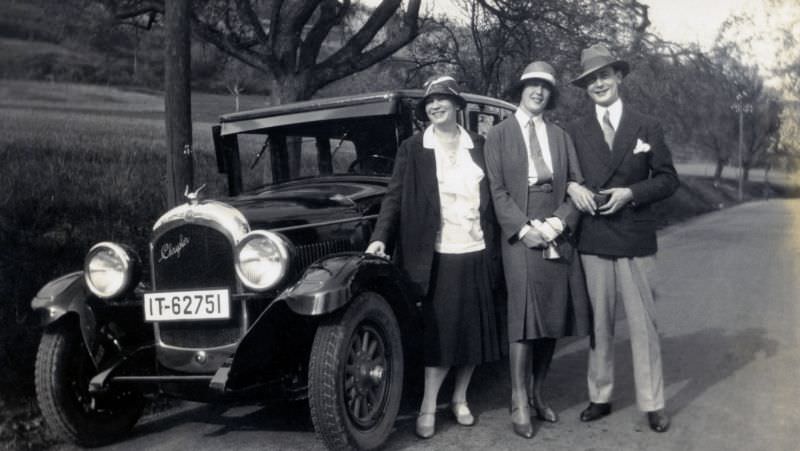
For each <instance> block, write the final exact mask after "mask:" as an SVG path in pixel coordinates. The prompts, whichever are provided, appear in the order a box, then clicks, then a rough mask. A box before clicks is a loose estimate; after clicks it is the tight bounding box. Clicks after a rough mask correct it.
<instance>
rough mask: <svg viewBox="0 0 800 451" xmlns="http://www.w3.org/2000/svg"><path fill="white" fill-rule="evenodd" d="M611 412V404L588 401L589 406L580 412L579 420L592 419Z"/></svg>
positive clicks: (597, 418)
mask: <svg viewBox="0 0 800 451" xmlns="http://www.w3.org/2000/svg"><path fill="white" fill-rule="evenodd" d="M610 413H611V404H609V403H594V402H590V403H589V407H587V408H585V409H584V410H583V412H581V421H584V422H585V421H594V420H599V419H600V418H603V417H604V416H606V415H608V414H610Z"/></svg>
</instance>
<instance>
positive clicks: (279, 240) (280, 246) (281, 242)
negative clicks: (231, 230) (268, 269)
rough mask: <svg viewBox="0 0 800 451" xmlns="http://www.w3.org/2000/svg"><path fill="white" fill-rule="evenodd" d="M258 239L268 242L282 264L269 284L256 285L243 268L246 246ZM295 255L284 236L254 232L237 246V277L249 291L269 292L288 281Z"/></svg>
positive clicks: (268, 232)
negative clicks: (243, 255) (287, 277)
mask: <svg viewBox="0 0 800 451" xmlns="http://www.w3.org/2000/svg"><path fill="white" fill-rule="evenodd" d="M256 239H266V240H268V241H269V242H270V243H271V244H272V245H273V246H274V247H275V250H276V251H277V252H278V255H279V258H280V262H281V265H280V267H279V268H278V272H277V273H276V274H275V275H274V276H273V277H272V278H271V279H270V280H269V281H268V282H267V283H262V284H259V283H256V282H254V281H252V280H250V278H248V277H247V274H246V272H245V271H244V269H243V268H242V261H241V256H242V251H243V250H244V249H245V247H246V246H248V245H249V244H250V243H251V242H252V241H253V240H256ZM293 254H294V252H293V248H292V245H291V243H290V242H289V241H288V240H287V239H286V238H284V237H283V235H281V234H278V233H275V232H270V231H267V230H253V231H251V232H249V233H247V234H246V235H245V236H244V237H242V239H241V240H240V241H239V243H237V244H236V249H235V256H234V258H235V262H236V264H235V266H236V275H237V276H238V277H239V280H240V281H241V282H242V285H244V286H245V287H247V288H248V289H250V290H253V291H258V292H263V291H268V290H270V289H272V288H275V287H276V286H278V285H279V284H280V283H281V282H282V281H284V280H285V279H286V276H287V274H288V273H289V268H291V264H292V256H293Z"/></svg>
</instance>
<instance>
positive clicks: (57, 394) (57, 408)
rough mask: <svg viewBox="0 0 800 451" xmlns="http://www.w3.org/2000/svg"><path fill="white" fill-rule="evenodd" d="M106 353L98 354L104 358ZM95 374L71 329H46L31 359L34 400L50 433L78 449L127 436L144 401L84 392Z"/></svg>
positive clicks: (124, 394) (133, 395) (128, 394)
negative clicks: (33, 377)
mask: <svg viewBox="0 0 800 451" xmlns="http://www.w3.org/2000/svg"><path fill="white" fill-rule="evenodd" d="M111 353H112V352H111V350H110V349H108V350H106V349H104V350H103V352H101V353H99V354H102V355H105V356H106V358H107V357H108V356H109V354H111ZM98 372H99V371H98V370H97V368H95V365H94V363H93V362H92V359H91V357H90V356H89V353H88V351H87V350H86V348H85V347H84V344H83V340H82V338H81V336H80V333H79V330H78V326H77V324H74V323H71V322H69V321H67V322H63V323H61V324H57V325H56V326H54V327H52V328H50V329H48V330H46V331H45V332H44V335H43V336H42V341H41V343H40V344H39V351H38V353H37V355H36V397H37V399H38V401H39V408H40V409H41V411H42V416H43V417H44V419H45V421H46V422H47V425H48V426H49V428H50V430H51V431H52V432H53V433H54V435H55V436H57V437H58V438H60V439H62V440H65V441H70V442H72V443H75V444H78V445H81V446H100V445H104V444H108V443H111V442H113V441H114V440H116V439H118V438H119V437H120V436H122V435H123V434H125V433H127V432H128V431H130V429H131V428H132V427H133V425H134V424H136V421H138V419H139V417H140V416H141V414H142V410H143V408H144V398H143V397H142V395H141V394H140V393H139V392H137V391H135V390H131V391H128V390H124V391H123V390H112V391H111V392H109V393H104V394H103V396H102V397H99V398H98V397H95V396H92V395H91V394H90V393H89V381H90V379H91V378H92V376H94V375H95V374H97V373H98Z"/></svg>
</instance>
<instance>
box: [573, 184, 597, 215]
mask: <svg viewBox="0 0 800 451" xmlns="http://www.w3.org/2000/svg"><path fill="white" fill-rule="evenodd" d="M567 194H568V195H569V197H570V199H572V202H573V203H574V204H575V206H576V207H577V208H578V210H580V211H581V212H583V213H586V214H590V215H594V214H595V211H596V210H597V204H595V202H594V193H592V191H591V190H590V189H589V188H586V187H585V186H583V185H581V184H579V183H575V182H569V183H568V184H567Z"/></svg>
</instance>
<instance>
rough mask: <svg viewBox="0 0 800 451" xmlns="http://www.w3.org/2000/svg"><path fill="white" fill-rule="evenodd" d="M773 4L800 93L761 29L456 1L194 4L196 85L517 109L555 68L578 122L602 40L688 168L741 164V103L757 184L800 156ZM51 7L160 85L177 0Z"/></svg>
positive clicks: (743, 22) (291, 97)
mask: <svg viewBox="0 0 800 451" xmlns="http://www.w3.org/2000/svg"><path fill="white" fill-rule="evenodd" d="M764 1H766V2H768V3H769V5H770V6H773V7H774V10H775V11H780V14H783V15H784V16H786V11H787V10H788V11H789V12H790V13H793V14H794V21H791V20H789V21H786V20H783V21H782V22H781V23H780V26H775V27H773V29H772V30H771V32H772V33H773V34H774V35H775V40H776V41H775V43H776V48H778V49H779V50H780V52H781V55H780V56H781V59H780V60H779V61H780V64H779V66H778V68H777V69H776V71H775V72H776V74H777V76H782V77H783V78H784V80H785V83H784V86H787V87H788V88H786V89H788V90H789V92H788V93H787V92H785V91H784V92H780V91H778V90H776V89H775V88H769V87H767V86H766V85H765V76H764V74H762V73H760V72H759V70H758V67H757V66H756V64H755V61H753V60H752V57H751V56H752V54H753V51H752V49H749V50H748V49H747V48H746V47H747V43H748V42H749V41H748V40H747V39H744V38H746V37H747V36H745V35H746V34H747V33H750V36H751V37H752V35H754V34H755V33H756V32H762V31H763V30H758V27H754V26H753V24H752V23H751V22H748V21H752V18H751V17H749V16H746V15H741V16H734V17H731V18H730V19H729V20H728V21H727V22H726V23H725V25H724V26H723V28H722V29H721V30H720V34H719V38H718V39H717V41H716V43H715V45H714V46H713V48H711V49H710V50H701V49H700V48H698V47H696V46H692V45H689V46H687V45H679V44H676V43H672V42H667V41H665V40H664V39H662V38H661V37H660V36H658V35H656V34H654V33H653V32H652V31H651V29H650V25H651V22H650V17H649V9H648V6H647V5H645V4H643V3H641V2H640V1H639V0H454V1H453V3H455V4H456V5H457V9H458V11H455V13H457V14H453V15H450V16H448V17H431V16H430V15H428V13H427V12H425V11H423V10H421V7H420V1H419V0H411V1H405V2H403V1H401V0H383V1H382V2H380V3H378V4H377V6H376V7H375V8H374V9H370V8H368V7H366V6H364V5H363V4H361V3H359V2H351V1H350V0H319V1H308V0H280V1H279V0H193V1H192V9H191V10H192V13H191V27H192V35H193V47H192V83H193V85H194V87H195V88H199V89H207V90H215V91H217V92H230V93H231V94H232V95H233V96H234V97H236V96H238V95H240V94H242V93H248V94H262V95H266V96H268V97H269V101H270V102H271V103H283V102H288V101H295V100H302V99H307V98H310V97H312V96H315V95H331V94H339V93H352V92H357V91H365V90H374V89H386V88H390V87H405V86H419V85H420V83H421V81H422V80H423V79H424V78H426V77H427V76H428V75H430V74H431V73H432V72H433V71H442V70H444V71H448V72H451V73H453V74H454V75H456V77H457V78H458V79H459V80H460V82H461V83H462V84H463V85H464V87H465V89H467V90H469V91H472V92H476V93H482V94H487V95H491V96H495V97H501V98H507V99H508V100H511V101H516V100H517V99H509V98H508V94H509V91H508V88H509V86H511V83H512V82H513V81H514V78H515V77H516V76H518V74H519V72H520V71H521V69H522V68H523V67H524V66H525V65H526V64H527V63H528V62H530V61H531V60H533V59H544V60H548V61H551V62H552V63H553V64H554V65H555V66H556V67H557V68H558V69H559V72H560V73H561V74H562V83H563V84H564V85H565V87H564V89H562V105H561V107H560V108H559V109H557V110H556V112H555V117H554V119H555V120H557V121H566V120H568V119H569V118H570V117H573V116H574V115H575V114H576V113H577V112H578V111H579V110H580V109H582V108H585V107H586V103H585V98H584V97H585V96H584V94H583V93H582V92H580V91H579V90H577V89H573V88H567V87H566V83H567V81H568V80H569V79H570V78H571V76H573V75H575V74H576V73H577V72H578V62H579V55H580V51H581V49H582V48H585V47H586V46H588V45H591V44H593V43H596V42H603V43H605V44H607V45H608V46H610V47H611V48H612V49H613V50H614V51H616V53H617V54H619V55H620V56H621V57H623V58H625V59H626V60H628V61H630V62H631V63H632V65H633V67H634V70H633V71H632V73H631V75H630V76H629V77H628V78H626V81H625V83H624V90H625V94H626V100H628V101H629V102H631V103H634V104H639V105H642V106H645V105H647V106H649V112H650V114H652V115H655V116H658V117H660V118H662V119H663V120H664V121H665V122H666V124H667V127H668V136H669V137H670V139H671V140H672V142H673V144H674V148H675V153H676V156H677V158H679V159H684V160H691V159H710V160H712V161H715V162H716V163H717V171H716V175H717V176H721V173H722V169H723V168H724V167H725V166H728V165H734V166H735V165H738V164H739V162H738V145H739V144H738V142H739V112H738V110H737V105H739V107H741V106H742V105H744V106H745V107H746V108H745V110H744V112H743V113H742V114H743V115H744V116H743V118H744V121H743V130H742V131H743V138H742V141H743V144H744V145H743V149H744V151H743V152H742V162H741V163H742V166H743V168H744V171H745V177H746V176H747V174H748V170H749V169H750V168H752V167H758V166H767V167H778V166H780V167H789V166H791V165H792V164H793V163H794V161H795V160H796V156H797V155H798V153H800V149H798V146H799V145H800V144H799V142H798V137H797V136H798V132H797V128H798V127H797V126H796V119H797V117H798V116H799V115H798V112H797V110H798V106H797V102H787V101H786V100H787V98H788V99H792V98H794V99H795V100H796V99H798V98H800V83H798V82H797V80H798V77H797V75H796V74H797V73H798V72H797V71H796V70H794V69H796V68H797V67H798V65H800V62H799V61H800V58H798V50H797V48H798V42H797V41H798V39H799V37H798V33H800V32H798V31H797V30H798V29H800V26H796V25H800V24H799V23H798V21H797V20H798V17H800V13H798V12H797V9H796V8H795V9H792V8H791V4H792V0H764ZM38 2H39V3H40V4H41V5H42V7H43V8H44V9H45V10H46V11H48V12H50V11H52V12H53V13H54V14H53V16H55V17H56V18H60V20H58V23H59V24H60V25H59V26H57V27H51V28H52V29H53V30H60V35H59V36H60V39H62V40H67V41H69V40H70V39H77V38H76V37H78V36H82V39H83V40H84V41H85V44H86V45H87V46H88V47H89V48H90V49H91V50H92V52H94V53H93V54H94V55H98V56H95V59H100V60H101V61H102V55H113V56H115V58H113V59H112V58H110V57H109V58H108V59H107V60H106V61H104V62H103V64H101V67H105V70H106V71H107V72H108V73H109V74H111V73H115V74H117V75H116V76H114V77H109V80H108V81H109V82H112V83H122V84H143V85H147V86H153V87H159V86H160V83H161V81H162V80H163V52H162V51H161V49H160V45H162V42H163V36H164V30H163V12H164V0H66V1H65V2H56V1H55V0H38ZM781 8H782V9H781ZM776 14H777V13H776ZM784 19H785V17H784ZM0 26H2V21H1V20H0ZM2 31H3V30H2V28H0V32H2ZM743 37H744V38H743ZM52 38H53V36H51V39H52ZM743 43H744V44H743ZM748 51H749V53H748ZM120 67H125V68H126V69H127V70H126V71H122V70H120ZM121 72H125V73H127V74H128V75H127V77H125V76H120V75H119V73H121ZM95 75H96V76H99V75H102V74H95ZM159 77H162V78H159ZM92 81H96V80H92Z"/></svg>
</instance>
